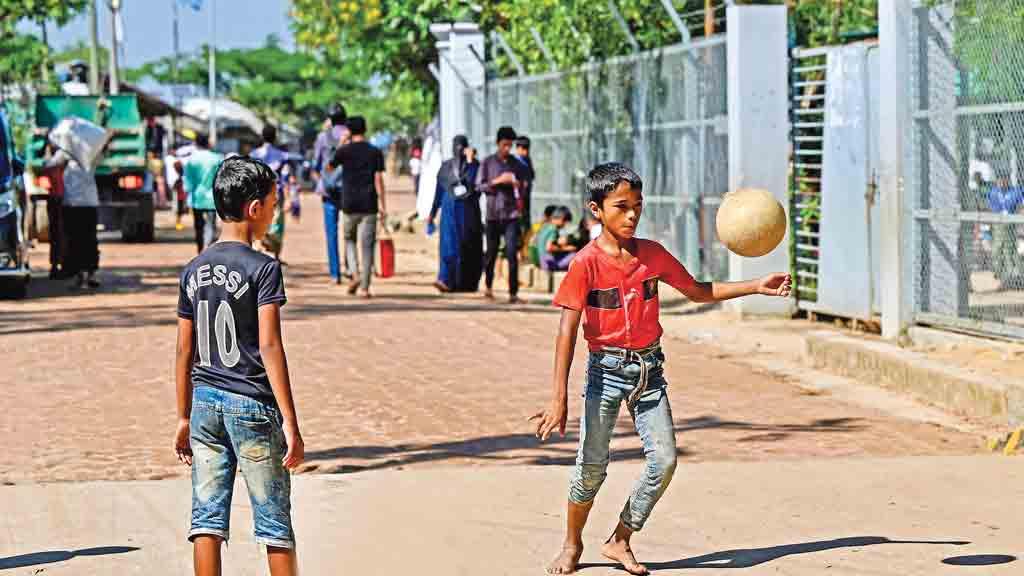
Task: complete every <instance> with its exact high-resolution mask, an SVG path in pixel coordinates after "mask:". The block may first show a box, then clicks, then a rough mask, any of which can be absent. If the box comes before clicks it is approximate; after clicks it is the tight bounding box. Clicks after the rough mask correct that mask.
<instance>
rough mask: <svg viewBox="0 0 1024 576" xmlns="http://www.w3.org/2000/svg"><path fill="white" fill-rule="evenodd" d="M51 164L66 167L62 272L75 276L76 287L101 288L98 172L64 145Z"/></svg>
mask: <svg viewBox="0 0 1024 576" xmlns="http://www.w3.org/2000/svg"><path fill="white" fill-rule="evenodd" d="M46 166H47V168H53V169H57V168H60V167H63V180H64V182H63V184H64V200H63V202H62V210H61V212H62V215H63V220H64V222H63V224H64V236H65V246H66V249H67V251H66V253H64V262H63V267H62V274H63V275H65V276H66V277H70V278H73V279H74V280H73V281H72V282H71V285H70V286H69V288H70V289H72V290H81V289H82V288H86V287H89V288H98V287H99V285H100V283H99V281H98V280H97V279H96V271H97V270H98V269H99V266H100V249H99V239H98V237H97V235H96V224H97V217H98V210H99V205H100V195H99V190H98V189H97V188H96V174H95V172H94V171H93V170H90V169H89V168H87V167H85V166H84V165H83V164H81V163H80V162H79V161H78V160H77V159H76V158H75V157H74V156H72V155H71V154H70V153H69V152H67V151H66V150H64V149H58V150H57V152H56V153H55V154H54V155H53V156H52V157H51V158H50V160H49V161H47V163H46Z"/></svg>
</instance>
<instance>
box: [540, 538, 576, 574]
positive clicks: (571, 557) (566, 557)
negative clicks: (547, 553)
mask: <svg viewBox="0 0 1024 576" xmlns="http://www.w3.org/2000/svg"><path fill="white" fill-rule="evenodd" d="M582 555H583V546H575V545H570V544H566V545H564V546H562V551H561V552H560V553H559V554H558V556H556V557H555V559H554V560H552V561H551V564H548V568H547V572H548V574H572V573H574V572H576V565H577V564H579V562H580V556H582Z"/></svg>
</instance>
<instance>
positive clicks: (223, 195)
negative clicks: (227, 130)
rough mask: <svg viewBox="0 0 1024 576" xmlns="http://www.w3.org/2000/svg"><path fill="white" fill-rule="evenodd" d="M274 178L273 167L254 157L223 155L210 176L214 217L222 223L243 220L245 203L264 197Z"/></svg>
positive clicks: (269, 189)
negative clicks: (224, 157) (215, 214)
mask: <svg viewBox="0 0 1024 576" xmlns="http://www.w3.org/2000/svg"><path fill="white" fill-rule="evenodd" d="M276 181H277V174H275V173H274V170H273V169H272V168H271V167H270V166H267V165H266V164H264V163H263V162H260V161H259V160H257V159H255V158H250V157H248V156H232V157H231V158H226V159H225V160H224V161H223V162H221V163H220V167H218V168H217V174H216V175H215V176H214V178H213V201H214V203H215V204H216V205H217V216H220V218H221V220H224V221H225V222H241V221H243V220H245V213H244V209H245V204H246V203H247V202H251V201H254V200H263V199H264V198H266V197H267V195H268V194H270V191H271V189H273V187H274V182H276Z"/></svg>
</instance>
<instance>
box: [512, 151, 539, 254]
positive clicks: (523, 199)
mask: <svg viewBox="0 0 1024 576" xmlns="http://www.w3.org/2000/svg"><path fill="white" fill-rule="evenodd" d="M513 156H514V158H515V159H516V160H517V161H518V162H519V164H520V165H521V168H520V170H519V179H520V180H522V185H521V186H520V187H519V202H518V207H519V224H520V226H521V227H522V233H523V234H524V235H525V234H528V233H529V231H530V227H531V225H532V222H530V217H531V214H530V204H531V202H530V200H531V198H532V197H533V181H534V180H535V179H536V178H537V173H536V172H534V170H533V160H532V159H530V139H529V138H528V137H527V136H526V135H525V134H520V135H519V137H518V138H516V149H515V154H514V155H513Z"/></svg>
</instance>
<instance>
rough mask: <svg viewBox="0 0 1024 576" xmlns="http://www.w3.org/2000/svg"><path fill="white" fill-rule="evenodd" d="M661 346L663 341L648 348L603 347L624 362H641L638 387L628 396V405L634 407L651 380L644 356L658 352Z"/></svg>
mask: <svg viewBox="0 0 1024 576" xmlns="http://www.w3.org/2000/svg"><path fill="white" fill-rule="evenodd" d="M659 348H661V342H660V341H658V342H655V343H654V344H651V345H650V346H647V347H646V348H638V349H636V350H631V349H629V348H614V347H607V348H602V349H601V353H602V354H607V355H608V356H615V357H618V358H621V359H622V360H623V362H626V363H629V362H636V363H638V364H640V379H639V381H638V382H637V384H636V387H635V388H634V389H633V391H632V392H630V394H629V396H628V397H627V398H626V406H628V407H629V408H633V407H634V406H636V403H637V402H638V401H639V400H640V396H642V395H643V393H644V392H646V391H647V383H648V382H649V381H650V374H649V370H648V369H647V362H644V356H647V355H648V354H651V353H653V352H656V351H657V350H658V349H659Z"/></svg>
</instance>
